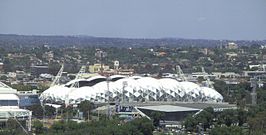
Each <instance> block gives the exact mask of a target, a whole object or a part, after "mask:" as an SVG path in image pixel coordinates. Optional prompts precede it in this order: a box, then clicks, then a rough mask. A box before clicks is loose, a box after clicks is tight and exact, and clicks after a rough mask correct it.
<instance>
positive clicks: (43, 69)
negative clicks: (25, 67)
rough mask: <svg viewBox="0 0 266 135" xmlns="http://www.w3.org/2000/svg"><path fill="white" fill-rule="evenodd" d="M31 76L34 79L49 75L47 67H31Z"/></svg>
mask: <svg viewBox="0 0 266 135" xmlns="http://www.w3.org/2000/svg"><path fill="white" fill-rule="evenodd" d="M30 68H31V75H32V76H34V77H39V75H40V74H45V73H49V67H48V66H31V67H30Z"/></svg>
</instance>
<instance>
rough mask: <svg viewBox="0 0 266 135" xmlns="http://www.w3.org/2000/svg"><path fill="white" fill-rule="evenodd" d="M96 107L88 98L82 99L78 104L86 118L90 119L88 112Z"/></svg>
mask: <svg viewBox="0 0 266 135" xmlns="http://www.w3.org/2000/svg"><path fill="white" fill-rule="evenodd" d="M93 108H94V104H93V103H92V102H90V101H88V100H85V101H82V102H81V103H80V104H79V105H78V109H79V110H80V111H81V112H83V115H84V116H85V119H88V113H89V114H90V113H91V110H92V109H93Z"/></svg>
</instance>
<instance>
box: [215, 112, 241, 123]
mask: <svg viewBox="0 0 266 135" xmlns="http://www.w3.org/2000/svg"><path fill="white" fill-rule="evenodd" d="M237 121H238V119H237V113H236V111H235V110H233V109H227V110H223V112H222V113H221V114H220V115H219V116H218V123H219V124H225V125H226V126H231V125H232V124H236V123H237Z"/></svg>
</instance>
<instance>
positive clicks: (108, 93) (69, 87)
mask: <svg viewBox="0 0 266 135" xmlns="http://www.w3.org/2000/svg"><path fill="white" fill-rule="evenodd" d="M40 100H41V101H43V102H46V103H47V102H49V103H59V104H63V103H66V104H78V103H80V102H81V101H83V100H89V101H92V102H98V103H107V102H118V101H119V102H143V101H180V102H215V103H217V102H223V96H222V95H221V94H220V93H218V92H217V91H216V90H215V89H213V88H209V87H202V86H200V85H198V84H196V83H193V82H188V81H183V82H179V81H177V80H175V79H171V78H161V79H156V78H152V77H140V76H132V77H125V76H121V75H113V76H110V77H108V78H106V77H104V76H94V77H91V78H88V79H75V80H72V81H70V82H68V83H67V84H64V85H55V86H52V87H50V88H49V89H47V90H45V91H44V92H43V93H42V94H41V95H40Z"/></svg>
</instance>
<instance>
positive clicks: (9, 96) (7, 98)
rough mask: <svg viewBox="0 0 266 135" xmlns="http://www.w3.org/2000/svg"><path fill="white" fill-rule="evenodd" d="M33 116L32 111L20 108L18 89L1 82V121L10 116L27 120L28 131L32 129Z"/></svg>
mask: <svg viewBox="0 0 266 135" xmlns="http://www.w3.org/2000/svg"><path fill="white" fill-rule="evenodd" d="M31 116H32V112H31V111H29V110H25V109H20V108H19V97H18V96H17V90H15V89H12V88H11V87H9V86H7V85H5V84H4V83H2V82H0V122H6V121H7V120H8V119H9V118H15V119H19V120H27V121H28V122H27V127H28V131H31Z"/></svg>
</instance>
